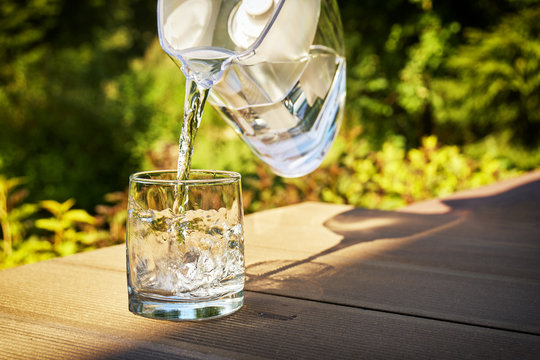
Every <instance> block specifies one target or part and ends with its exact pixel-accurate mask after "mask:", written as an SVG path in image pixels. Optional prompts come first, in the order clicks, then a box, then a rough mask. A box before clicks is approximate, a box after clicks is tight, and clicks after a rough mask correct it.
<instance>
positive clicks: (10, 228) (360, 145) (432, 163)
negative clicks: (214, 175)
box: [0, 0, 540, 267]
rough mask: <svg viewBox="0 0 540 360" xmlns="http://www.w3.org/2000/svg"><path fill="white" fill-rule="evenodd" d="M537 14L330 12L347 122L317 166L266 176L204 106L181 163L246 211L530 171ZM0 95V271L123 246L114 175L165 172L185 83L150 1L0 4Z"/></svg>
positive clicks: (488, 8)
mask: <svg viewBox="0 0 540 360" xmlns="http://www.w3.org/2000/svg"><path fill="white" fill-rule="evenodd" d="M539 3H540V2H539V1H538V0H492V1H480V2H475V1H451V0H441V1H437V2H434V1H432V0H387V1H383V2H381V1H379V0H363V1H356V0H339V6H340V9H341V14H342V20H343V24H344V29H345V31H344V35H345V39H346V56H347V106H346V111H345V121H344V128H343V130H342V132H341V134H340V135H339V137H338V139H337V141H336V143H335V144H334V146H333V148H332V149H331V152H330V154H328V156H327V158H326V159H325V161H324V163H323V165H322V166H321V168H320V169H318V170H317V171H315V172H314V173H312V174H310V175H309V176H305V177H302V178H300V179H284V178H281V177H278V176H276V175H274V174H273V173H272V172H271V171H270V170H269V169H268V167H266V166H265V165H263V164H262V163H261V162H260V160H258V159H257V158H256V157H255V156H254V155H253V154H252V153H251V152H250V150H249V149H248V147H247V146H246V145H244V144H243V143H242V142H241V140H239V138H238V137H237V136H236V135H235V134H234V131H233V130H232V129H230V128H229V127H228V126H227V125H226V124H225V123H224V122H223V121H222V120H221V119H220V118H219V117H218V116H217V115H216V113H215V112H214V111H212V109H211V108H210V107H207V108H206V109H205V112H204V115H203V120H202V124H201V128H200V129H199V131H198V136H197V140H196V142H195V151H194V158H193V159H192V165H193V167H195V168H212V169H228V170H236V171H240V172H241V173H242V176H243V187H244V192H243V193H244V205H245V208H246V213H250V212H254V211H259V210H262V209H267V208H270V207H275V206H282V205H286V204H291V203H295V202H299V201H305V200H315V201H329V202H336V203H347V204H353V205H355V206H361V207H368V208H381V209H394V208H396V207H399V206H402V205H405V204H409V203H411V202H414V201H419V200H422V199H426V198H431V197H440V196H445V195H448V194H450V193H452V192H454V191H457V190H461V189H465V188H470V187H475V186H479V185H482V184H486V183H489V182H492V181H496V180H498V179H502V178H505V177H507V176H513V175H515V174H518V173H520V172H522V171H527V170H532V169H537V168H538V167H540V146H539V145H540V144H539V141H540V118H539V116H540V115H539V114H540V89H539V87H540V85H539V84H540V71H539V70H540V69H539V68H540V36H539V32H540V27H539V26H540V25H539V24H540V21H539V20H540V7H539ZM325 21H327V23H326V24H325V26H333V21H332V20H331V19H325ZM0 84H1V85H2V86H0V113H1V114H2V116H0V129H1V131H0V174H4V175H2V176H0V223H1V226H2V241H1V243H0V244H1V246H2V251H1V253H0V264H1V265H0V266H1V267H7V266H14V265H17V264H22V263H27V262H33V261H39V260H43V259H48V258H51V257H55V256H59V255H63V254H69V253H73V252H75V251H82V250H85V249H91V248H94V247H100V246H106V245H109V244H114V243H120V242H122V241H124V239H125V220H126V207H127V206H126V205H127V194H126V192H125V191H123V189H125V188H126V186H127V179H128V175H129V174H130V173H132V172H134V171H136V170H146V169H151V168H174V167H176V159H177V144H178V136H179V131H180V121H181V118H182V103H183V100H184V80H183V76H182V74H181V72H180V71H179V69H178V68H177V67H176V66H175V65H174V64H173V62H172V61H170V59H168V57H167V56H166V55H165V53H164V52H163V51H162V49H161V48H160V46H159V43H158V41H157V39H156V23H155V2H152V1H150V2H149V1H142V0H118V1H114V2H107V1H69V0H47V1H37V0H29V1H23V2H21V1H15V0H4V1H2V3H1V4H0ZM22 178H24V179H25V180H24V183H23V181H22ZM23 185H24V186H23ZM103 194H107V195H105V198H104V195H103ZM44 199H49V200H44ZM65 199H77V204H78V206H80V207H81V208H80V209H77V208H74V200H68V201H64V200H65ZM103 202H105V203H106V204H103ZM38 204H41V206H40V205H38Z"/></svg>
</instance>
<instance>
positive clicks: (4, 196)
mask: <svg viewBox="0 0 540 360" xmlns="http://www.w3.org/2000/svg"><path fill="white" fill-rule="evenodd" d="M23 181H24V180H23V178H10V179H8V178H7V177H5V176H4V175H0V225H1V228H2V238H3V242H2V247H3V254H4V256H6V257H7V256H10V255H11V253H12V250H13V246H14V245H16V244H18V243H19V242H20V241H21V240H22V239H23V238H24V235H25V233H26V229H27V226H26V224H25V222H24V221H25V220H26V219H27V218H28V217H29V216H30V215H32V214H33V213H35V212H36V210H37V206H36V205H35V204H20V202H21V201H22V200H23V199H24V198H25V197H26V195H27V191H26V190H25V189H16V188H17V187H18V186H19V185H21V184H22V183H23ZM19 204H20V205H19Z"/></svg>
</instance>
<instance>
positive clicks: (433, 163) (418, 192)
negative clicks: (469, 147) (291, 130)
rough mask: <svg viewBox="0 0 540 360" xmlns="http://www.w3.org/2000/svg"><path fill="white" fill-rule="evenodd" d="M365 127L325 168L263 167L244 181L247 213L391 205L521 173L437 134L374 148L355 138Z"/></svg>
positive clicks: (340, 145)
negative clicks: (305, 205)
mask: <svg viewBox="0 0 540 360" xmlns="http://www.w3.org/2000/svg"><path fill="white" fill-rule="evenodd" d="M360 132H361V130H360V129H359V128H355V129H353V130H352V131H350V132H349V134H348V135H347V137H341V138H338V140H337V143H336V144H335V146H334V147H333V149H332V152H331V153H330V154H329V156H328V157H329V158H328V159H327V160H326V161H325V163H323V165H322V166H321V168H319V169H317V170H316V171H315V172H314V173H312V174H310V175H308V176H306V177H304V178H302V179H282V178H279V177H276V176H275V175H273V174H272V173H270V172H269V171H268V170H266V169H265V168H264V167H262V166H260V167H258V176H257V177H256V178H252V177H249V176H248V177H247V178H244V180H243V181H244V202H245V204H244V205H245V207H246V212H252V211H258V210H262V209H265V208H269V207H275V206H283V205H286V204H291V203H295V202H299V201H305V200H323V201H327V202H332V203H339V204H351V205H354V206H358V207H363V208H377V209H386V210H390V209H396V208H398V207H401V206H405V205H408V204H411V203H413V202H415V201H420V200H426V199H430V198H433V197H444V196H447V195H449V194H452V193H454V192H456V191H459V190H463V189H469V188H474V187H478V186H482V185H485V184H489V183H492V182H494V181H497V180H500V179H504V178H506V177H510V176H515V175H517V174H519V173H520V172H519V171H516V170H510V169H505V167H504V166H503V160H501V159H499V158H496V157H494V156H492V155H490V154H484V155H483V156H481V157H480V158H478V159H475V158H472V157H470V156H467V155H466V154H464V153H463V152H462V151H461V150H460V149H459V148H458V147H457V146H453V145H452V146H444V145H442V144H440V143H439V142H438V141H437V138H436V137H435V136H428V137H425V138H423V139H422V145H421V147H419V148H416V149H410V150H407V149H406V148H405V141H404V139H403V138H402V137H394V138H392V139H390V140H388V141H387V142H385V143H384V144H383V146H382V149H381V150H380V151H372V150H371V149H370V147H369V144H368V142H367V141H351V140H352V139H356V138H357V137H358V135H359V133H360Z"/></svg>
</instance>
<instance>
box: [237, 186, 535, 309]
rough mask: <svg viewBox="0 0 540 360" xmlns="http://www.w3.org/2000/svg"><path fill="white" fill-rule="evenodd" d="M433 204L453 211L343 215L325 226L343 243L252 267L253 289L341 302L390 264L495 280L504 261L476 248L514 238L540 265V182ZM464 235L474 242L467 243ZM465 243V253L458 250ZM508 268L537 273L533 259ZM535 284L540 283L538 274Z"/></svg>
mask: <svg viewBox="0 0 540 360" xmlns="http://www.w3.org/2000/svg"><path fill="white" fill-rule="evenodd" d="M432 204H433V205H436V206H438V208H439V209H440V208H446V212H445V213H442V214H429V213H411V212H400V211H378V210H366V209H352V210H349V211H346V212H343V213H341V214H338V215H337V216H334V217H332V218H330V219H328V220H327V221H325V222H324V224H321V225H322V226H324V228H326V229H329V230H331V231H332V232H334V233H336V234H339V235H341V236H342V240H341V241H340V242H339V243H337V244H335V245H334V246H332V247H329V248H327V249H325V250H323V251H320V252H318V253H314V254H312V255H310V256H307V257H305V258H304V259H302V260H296V261H287V260H285V259H284V260H275V261H266V262H259V263H256V264H252V265H250V266H248V267H247V269H246V273H247V277H248V281H247V289H249V290H253V291H263V292H271V293H275V292H276V291H279V292H283V291H285V293H287V295H296V296H299V297H308V298H316V299H319V300H320V299H324V298H325V296H324V294H325V293H332V294H333V295H332V296H331V297H330V300H329V301H335V293H336V291H338V289H344V290H345V291H347V290H350V291H353V292H354V291H356V290H355V289H354V287H355V285H354V284H360V283H362V284H365V283H366V281H367V282H371V281H374V279H366V278H365V277H364V276H363V272H364V273H365V271H364V270H365V265H366V264H370V265H372V266H380V267H385V268H386V269H385V270H384V271H386V272H387V273H388V272H396V271H400V270H403V269H405V270H407V269H410V268H413V267H414V266H416V267H418V266H426V267H430V268H431V269H435V270H436V271H438V272H443V271H444V270H443V269H444V268H445V266H446V265H448V267H454V268H457V269H458V270H460V271H480V272H487V273H490V272H491V273H493V274H494V275H496V274H497V266H498V264H493V263H492V262H494V261H495V260H496V259H495V260H494V259H485V258H483V256H481V254H477V255H478V256H476V257H475V255H474V254H472V253H471V252H474V251H476V250H478V249H476V250H475V249H473V248H474V246H475V245H474V244H472V243H471V242H474V243H478V244H480V245H478V246H481V245H482V246H484V245H486V243H489V242H495V243H498V244H499V245H498V246H503V247H504V246H506V245H509V244H508V243H507V242H508V239H514V240H512V241H514V242H515V243H519V244H521V245H520V246H532V248H531V250H532V253H531V254H532V257H531V258H530V260H531V262H534V261H540V257H539V255H540V254H539V248H538V246H537V240H540V225H539V221H538V219H540V180H535V181H531V182H529V183H525V184H522V185H520V186H517V187H514V188H510V189H506V190H505V191H502V192H498V193H495V194H493V195H489V196H477V197H474V196H468V197H464V198H455V199H450V200H442V201H438V202H437V201H433V202H432ZM424 210H425V209H424ZM505 222H507V223H509V222H514V223H516V222H517V223H518V224H522V225H523V226H521V229H519V228H518V229H515V228H512V227H508V226H506V227H505V226H503V225H501V224H504V223H505ZM516 237H519V239H516ZM465 238H467V239H468V240H467V241H468V243H463V242H462V239H465ZM299 241H300V240H299ZM504 243H506V245H504ZM459 246H461V247H462V248H461V249H457V247H459ZM503 251H504V250H503ZM467 252H469V253H467ZM284 255H286V254H284ZM457 257H458V258H457ZM506 265H508V266H507V267H514V270H512V271H514V272H515V274H511V275H515V276H521V275H522V274H521V273H520V269H521V267H523V268H525V269H523V272H528V274H526V276H529V277H530V275H531V274H530V268H533V269H536V268H538V267H537V266H535V265H533V263H528V262H525V263H522V264H517V265H512V264H503V266H506ZM527 267H528V269H527ZM533 275H534V274H533ZM536 275H540V274H536ZM389 276H391V275H389ZM533 277H534V276H533ZM533 280H534V281H536V280H540V279H539V278H538V277H535V278H533ZM351 287H352V288H351ZM356 287H357V288H359V287H360V285H358V286H356ZM274 290H276V291H274ZM341 300H343V301H345V302H346V301H347V299H341Z"/></svg>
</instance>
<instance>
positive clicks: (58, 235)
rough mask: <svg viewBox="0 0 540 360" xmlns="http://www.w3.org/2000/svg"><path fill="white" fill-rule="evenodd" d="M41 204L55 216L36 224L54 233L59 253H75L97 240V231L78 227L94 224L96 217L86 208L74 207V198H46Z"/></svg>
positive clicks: (56, 248) (39, 220) (56, 250)
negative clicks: (56, 199)
mask: <svg viewBox="0 0 540 360" xmlns="http://www.w3.org/2000/svg"><path fill="white" fill-rule="evenodd" d="M40 204H41V207H42V208H44V209H45V210H47V211H49V212H50V213H51V214H52V215H53V217H50V218H46V219H38V220H37V221H36V223H35V225H36V227H38V228H40V229H44V230H48V231H51V232H53V233H54V235H53V246H54V250H55V252H56V253H57V254H58V255H69V254H73V253H75V252H77V251H78V250H82V248H84V247H85V246H88V245H91V244H93V243H94V242H95V241H96V235H98V234H97V233H96V232H93V231H80V230H79V228H78V226H79V227H80V226H82V225H84V224H86V225H94V224H95V222H96V219H95V218H94V217H93V216H92V215H90V214H88V213H87V212H86V211H85V210H82V209H72V207H73V205H75V200H74V199H68V200H66V201H65V202H63V203H61V202H58V201H54V200H44V201H42V202H41V203H40ZM81 247H82V248H81Z"/></svg>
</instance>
